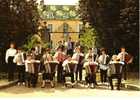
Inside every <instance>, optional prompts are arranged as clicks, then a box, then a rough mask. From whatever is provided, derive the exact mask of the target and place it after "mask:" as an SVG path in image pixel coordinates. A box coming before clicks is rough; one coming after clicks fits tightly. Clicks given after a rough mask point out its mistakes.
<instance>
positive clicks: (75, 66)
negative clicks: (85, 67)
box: [68, 62, 77, 72]
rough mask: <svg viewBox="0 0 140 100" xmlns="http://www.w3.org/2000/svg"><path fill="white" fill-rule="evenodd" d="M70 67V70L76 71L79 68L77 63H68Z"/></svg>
mask: <svg viewBox="0 0 140 100" xmlns="http://www.w3.org/2000/svg"><path fill="white" fill-rule="evenodd" d="M68 67H69V69H70V72H76V69H77V63H73V62H71V63H68Z"/></svg>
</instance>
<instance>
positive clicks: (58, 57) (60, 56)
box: [53, 47, 66, 83]
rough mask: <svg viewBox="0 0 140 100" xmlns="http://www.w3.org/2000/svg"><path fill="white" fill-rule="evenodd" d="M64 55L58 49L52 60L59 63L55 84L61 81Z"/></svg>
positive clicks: (60, 49)
mask: <svg viewBox="0 0 140 100" xmlns="http://www.w3.org/2000/svg"><path fill="white" fill-rule="evenodd" d="M65 57H66V55H65V53H64V52H63V51H62V48H60V47H59V48H58V49H57V52H56V53H55V55H54V58H53V59H54V60H55V61H58V62H59V65H58V68H57V82H59V83H61V82H62V81H63V80H62V71H63V67H62V63H63V61H64V60H65Z"/></svg>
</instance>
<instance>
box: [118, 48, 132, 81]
mask: <svg viewBox="0 0 140 100" xmlns="http://www.w3.org/2000/svg"><path fill="white" fill-rule="evenodd" d="M117 60H119V61H121V62H124V63H125V64H124V80H126V79H127V64H128V63H131V62H132V60H133V58H132V57H131V56H130V55H129V54H128V53H127V52H126V50H125V47H121V52H120V53H119V54H118V56H117Z"/></svg>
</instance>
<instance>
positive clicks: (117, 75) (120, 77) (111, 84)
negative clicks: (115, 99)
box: [109, 74, 122, 90]
mask: <svg viewBox="0 0 140 100" xmlns="http://www.w3.org/2000/svg"><path fill="white" fill-rule="evenodd" d="M114 78H117V80H118V84H117V89H118V90H120V85H121V79H122V75H121V74H113V75H111V76H110V77H109V83H110V86H111V89H112V90H113V83H112V79H114Z"/></svg>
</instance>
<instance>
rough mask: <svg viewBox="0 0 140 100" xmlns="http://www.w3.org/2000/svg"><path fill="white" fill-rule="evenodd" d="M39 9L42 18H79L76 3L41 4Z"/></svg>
mask: <svg viewBox="0 0 140 100" xmlns="http://www.w3.org/2000/svg"><path fill="white" fill-rule="evenodd" d="M42 8H43V10H42ZM38 9H39V13H40V16H41V18H42V19H79V14H78V8H77V6H76V5H45V6H44V7H42V6H41V5H40V6H39V7H38Z"/></svg>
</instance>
